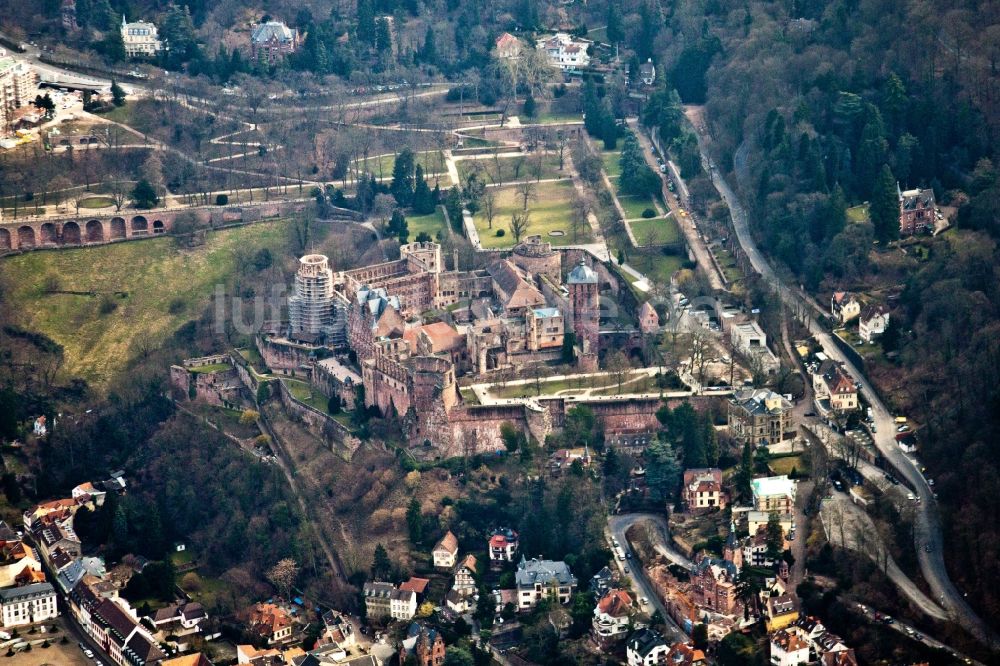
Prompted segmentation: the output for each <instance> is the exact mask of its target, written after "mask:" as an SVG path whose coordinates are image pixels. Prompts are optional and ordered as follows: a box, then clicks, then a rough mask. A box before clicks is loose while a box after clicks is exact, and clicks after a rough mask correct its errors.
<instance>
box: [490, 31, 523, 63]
mask: <svg viewBox="0 0 1000 666" xmlns="http://www.w3.org/2000/svg"><path fill="white" fill-rule="evenodd" d="M493 46H494V48H495V50H496V55H497V58H500V59H503V60H511V59H514V58H519V57H520V56H521V49H522V48H523V46H524V45H523V44H521V40H520V39H518V38H517V37H515V36H514V35H512V34H510V33H509V32H505V33H503V34H502V35H500V36H499V37H497V39H496V42H494V44H493Z"/></svg>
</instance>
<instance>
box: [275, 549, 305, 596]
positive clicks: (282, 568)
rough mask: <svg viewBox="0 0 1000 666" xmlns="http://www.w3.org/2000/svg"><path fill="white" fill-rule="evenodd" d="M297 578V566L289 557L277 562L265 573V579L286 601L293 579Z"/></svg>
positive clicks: (293, 582) (293, 583)
mask: <svg viewBox="0 0 1000 666" xmlns="http://www.w3.org/2000/svg"><path fill="white" fill-rule="evenodd" d="M298 576H299V565H298V563H297V562H296V561H295V560H293V559H292V558H290V557H286V558H285V559H283V560H281V561H279V562H278V563H277V564H275V565H274V566H273V567H271V568H270V569H269V570H268V572H267V579H268V580H269V581H271V584H272V585H274V586H275V587H276V588H278V592H280V593H281V595H282V596H283V597H284V598H285V599H287V598H288V595H289V593H290V592H291V589H292V586H293V585H295V579H296V578H298Z"/></svg>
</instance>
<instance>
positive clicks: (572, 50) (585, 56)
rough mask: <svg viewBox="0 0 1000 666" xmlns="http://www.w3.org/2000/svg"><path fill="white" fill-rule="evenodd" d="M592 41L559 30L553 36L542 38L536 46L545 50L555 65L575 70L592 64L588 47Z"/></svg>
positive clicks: (567, 69)
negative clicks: (576, 37)
mask: <svg viewBox="0 0 1000 666" xmlns="http://www.w3.org/2000/svg"><path fill="white" fill-rule="evenodd" d="M590 45H591V42H589V41H587V40H584V39H575V38H574V37H572V36H571V35H569V34H567V33H565V32H557V33H556V34H554V35H552V36H551V37H546V38H544V39H540V40H538V41H537V42H536V43H535V48H537V49H538V50H539V51H544V52H545V55H547V56H548V58H549V62H550V63H551V64H552V66H553V67H558V68H559V69H561V70H564V71H573V70H577V69H580V68H583V67H587V66H588V65H590V54H589V53H587V49H588V48H589V47H590Z"/></svg>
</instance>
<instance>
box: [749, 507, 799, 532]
mask: <svg viewBox="0 0 1000 666" xmlns="http://www.w3.org/2000/svg"><path fill="white" fill-rule="evenodd" d="M774 513H777V514H778V523H779V524H780V525H781V530H782V532H783V533H784V534H788V533H789V532H790V531H791V530H792V528H793V527H795V515H794V514H791V513H781V512H776V511H757V510H756V509H755V510H752V511H747V528H748V529H749V531H750V534H757V531H758V530H759V529H760V528H761V527H766V526H767V523H768V521H770V520H771V515H772V514H774Z"/></svg>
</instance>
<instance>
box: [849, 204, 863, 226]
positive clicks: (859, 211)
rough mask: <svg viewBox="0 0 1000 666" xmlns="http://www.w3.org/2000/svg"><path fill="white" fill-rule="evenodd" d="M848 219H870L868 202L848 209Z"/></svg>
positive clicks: (856, 220) (859, 220) (852, 220)
mask: <svg viewBox="0 0 1000 666" xmlns="http://www.w3.org/2000/svg"><path fill="white" fill-rule="evenodd" d="M847 219H848V220H850V221H851V222H867V221H868V206H867V205H866V204H861V205H860V206H853V207H851V208H848V209H847Z"/></svg>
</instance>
